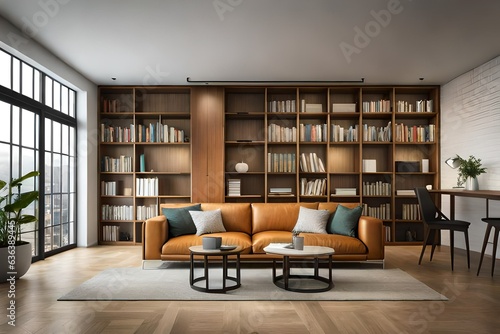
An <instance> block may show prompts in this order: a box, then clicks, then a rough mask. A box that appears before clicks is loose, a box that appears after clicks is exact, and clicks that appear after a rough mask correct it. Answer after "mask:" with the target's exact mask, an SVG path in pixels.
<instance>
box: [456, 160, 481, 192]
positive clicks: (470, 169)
mask: <svg viewBox="0 0 500 334" xmlns="http://www.w3.org/2000/svg"><path fill="white" fill-rule="evenodd" d="M446 164H447V165H448V166H450V167H451V168H454V169H455V168H458V178H457V187H458V188H461V187H462V186H463V184H464V183H465V189H466V190H479V183H478V181H477V177H478V176H479V175H481V174H483V173H486V168H484V167H482V163H481V159H478V158H476V157H474V156H473V155H470V156H469V158H468V159H464V158H462V157H461V156H459V155H458V154H457V155H456V156H455V157H454V158H449V159H447V160H446Z"/></svg>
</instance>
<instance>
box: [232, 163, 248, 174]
mask: <svg viewBox="0 0 500 334" xmlns="http://www.w3.org/2000/svg"><path fill="white" fill-rule="evenodd" d="M234 169H236V171H237V172H238V173H246V172H248V164H246V163H244V162H243V161H242V162H238V163H237V164H236V165H235V166H234Z"/></svg>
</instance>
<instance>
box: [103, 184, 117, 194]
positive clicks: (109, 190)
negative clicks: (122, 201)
mask: <svg viewBox="0 0 500 334" xmlns="http://www.w3.org/2000/svg"><path fill="white" fill-rule="evenodd" d="M116 188H117V182H116V181H101V195H102V196H116V195H117V189H116Z"/></svg>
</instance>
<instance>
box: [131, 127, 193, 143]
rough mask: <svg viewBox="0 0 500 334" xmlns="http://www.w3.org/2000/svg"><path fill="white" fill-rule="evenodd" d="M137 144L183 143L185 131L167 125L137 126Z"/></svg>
mask: <svg viewBox="0 0 500 334" xmlns="http://www.w3.org/2000/svg"><path fill="white" fill-rule="evenodd" d="M137 142H139V143H182V142H184V130H181V129H177V128H175V127H173V126H168V125H167V124H162V123H160V122H156V123H155V124H153V123H150V124H149V125H143V124H138V125H137Z"/></svg>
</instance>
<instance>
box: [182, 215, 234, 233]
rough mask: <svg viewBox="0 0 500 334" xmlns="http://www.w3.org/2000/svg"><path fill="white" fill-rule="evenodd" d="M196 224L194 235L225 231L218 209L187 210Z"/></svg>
mask: <svg viewBox="0 0 500 334" xmlns="http://www.w3.org/2000/svg"><path fill="white" fill-rule="evenodd" d="M189 214H190V215H191V218H193V222H194V225H195V226H196V235H202V234H207V233H217V232H226V229H225V227H224V224H223V223H222V215H221V211H220V209H217V210H212V211H189Z"/></svg>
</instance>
